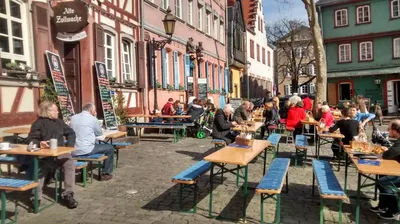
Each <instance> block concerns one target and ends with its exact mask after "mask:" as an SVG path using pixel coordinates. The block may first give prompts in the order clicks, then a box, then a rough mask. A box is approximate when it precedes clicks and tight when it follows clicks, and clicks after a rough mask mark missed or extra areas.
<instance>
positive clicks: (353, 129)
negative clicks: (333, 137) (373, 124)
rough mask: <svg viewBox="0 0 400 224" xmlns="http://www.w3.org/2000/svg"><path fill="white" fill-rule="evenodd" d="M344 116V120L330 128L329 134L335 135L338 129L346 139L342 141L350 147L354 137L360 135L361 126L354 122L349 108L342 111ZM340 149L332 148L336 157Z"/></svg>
mask: <svg viewBox="0 0 400 224" xmlns="http://www.w3.org/2000/svg"><path fill="white" fill-rule="evenodd" d="M342 115H343V118H342V119H341V120H338V121H337V122H336V123H335V125H334V126H333V127H331V128H329V132H330V133H333V132H335V131H336V130H337V129H339V130H340V133H341V134H342V135H344V138H343V139H342V142H343V144H344V145H349V144H350V141H352V140H353V138H354V136H357V135H358V133H359V127H360V124H359V123H358V121H357V120H353V119H352V118H351V116H350V110H349V108H344V109H343V111H342ZM340 147H341V146H340ZM339 149H340V148H338V147H332V151H333V154H334V155H335V157H338V156H339V154H338V153H339Z"/></svg>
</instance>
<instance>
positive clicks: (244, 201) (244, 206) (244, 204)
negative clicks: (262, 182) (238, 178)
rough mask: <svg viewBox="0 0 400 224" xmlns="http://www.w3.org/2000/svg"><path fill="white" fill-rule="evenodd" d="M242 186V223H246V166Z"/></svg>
mask: <svg viewBox="0 0 400 224" xmlns="http://www.w3.org/2000/svg"><path fill="white" fill-rule="evenodd" d="M243 168H244V185H243V223H245V222H246V203H247V187H248V186H247V184H248V183H247V174H248V170H249V169H248V166H244V167H243Z"/></svg>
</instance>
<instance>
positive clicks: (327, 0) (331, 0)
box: [315, 0, 352, 6]
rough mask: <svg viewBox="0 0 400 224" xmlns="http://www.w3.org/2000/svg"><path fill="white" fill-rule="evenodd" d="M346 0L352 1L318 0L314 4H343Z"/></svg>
mask: <svg viewBox="0 0 400 224" xmlns="http://www.w3.org/2000/svg"><path fill="white" fill-rule="evenodd" d="M346 2H352V1H350V0H319V1H318V2H317V3H316V4H315V5H316V6H329V5H336V4H343V3H346Z"/></svg>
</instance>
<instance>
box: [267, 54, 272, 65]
mask: <svg viewBox="0 0 400 224" xmlns="http://www.w3.org/2000/svg"><path fill="white" fill-rule="evenodd" d="M267 64H268V67H271V51H267Z"/></svg>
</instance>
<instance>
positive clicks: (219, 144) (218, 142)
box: [211, 139, 226, 149]
mask: <svg viewBox="0 0 400 224" xmlns="http://www.w3.org/2000/svg"><path fill="white" fill-rule="evenodd" d="M211 143H213V144H214V148H215V149H219V148H223V147H225V146H226V142H225V140H223V139H213V140H212V141H211Z"/></svg>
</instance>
